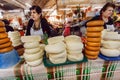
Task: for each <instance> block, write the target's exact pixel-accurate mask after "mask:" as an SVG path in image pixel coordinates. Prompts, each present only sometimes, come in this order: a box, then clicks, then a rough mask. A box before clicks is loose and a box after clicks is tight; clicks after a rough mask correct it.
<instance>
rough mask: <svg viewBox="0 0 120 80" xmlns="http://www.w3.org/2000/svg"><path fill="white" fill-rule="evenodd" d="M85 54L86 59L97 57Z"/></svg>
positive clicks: (96, 56)
mask: <svg viewBox="0 0 120 80" xmlns="http://www.w3.org/2000/svg"><path fill="white" fill-rule="evenodd" d="M85 56H86V57H87V58H88V59H97V58H98V55H95V56H91V55H88V54H85Z"/></svg>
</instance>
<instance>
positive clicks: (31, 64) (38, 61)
mask: <svg viewBox="0 0 120 80" xmlns="http://www.w3.org/2000/svg"><path fill="white" fill-rule="evenodd" d="M42 60H43V58H40V59H38V60H35V61H32V62H28V61H26V62H27V64H28V65H29V66H33V67H35V66H38V65H40V64H41V63H42Z"/></svg>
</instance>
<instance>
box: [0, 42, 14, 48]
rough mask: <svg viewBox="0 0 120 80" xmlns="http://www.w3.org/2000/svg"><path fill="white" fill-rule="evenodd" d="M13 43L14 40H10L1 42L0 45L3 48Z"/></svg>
mask: <svg viewBox="0 0 120 80" xmlns="http://www.w3.org/2000/svg"><path fill="white" fill-rule="evenodd" d="M11 45H12V42H11V41H9V42H7V43H4V44H1V45H0V49H1V48H6V47H8V46H11Z"/></svg>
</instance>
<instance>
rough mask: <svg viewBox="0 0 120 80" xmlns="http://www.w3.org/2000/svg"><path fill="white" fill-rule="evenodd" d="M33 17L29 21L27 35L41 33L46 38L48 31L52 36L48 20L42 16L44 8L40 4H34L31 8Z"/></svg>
mask: <svg viewBox="0 0 120 80" xmlns="http://www.w3.org/2000/svg"><path fill="white" fill-rule="evenodd" d="M30 13H31V18H32V19H30V20H29V22H28V26H27V30H26V35H40V36H41V38H42V39H43V38H44V36H43V35H44V34H45V33H47V34H48V36H50V28H49V24H48V22H47V20H46V19H45V18H42V10H41V8H40V7H39V6H32V7H31V8H30Z"/></svg>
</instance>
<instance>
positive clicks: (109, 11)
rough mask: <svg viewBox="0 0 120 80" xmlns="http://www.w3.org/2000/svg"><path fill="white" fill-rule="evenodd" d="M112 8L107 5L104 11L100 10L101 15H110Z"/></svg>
mask: <svg viewBox="0 0 120 80" xmlns="http://www.w3.org/2000/svg"><path fill="white" fill-rule="evenodd" d="M113 10H114V9H113V8H112V7H108V8H107V9H106V10H105V11H103V12H102V16H104V17H107V18H108V17H110V16H112V14H113Z"/></svg>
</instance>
